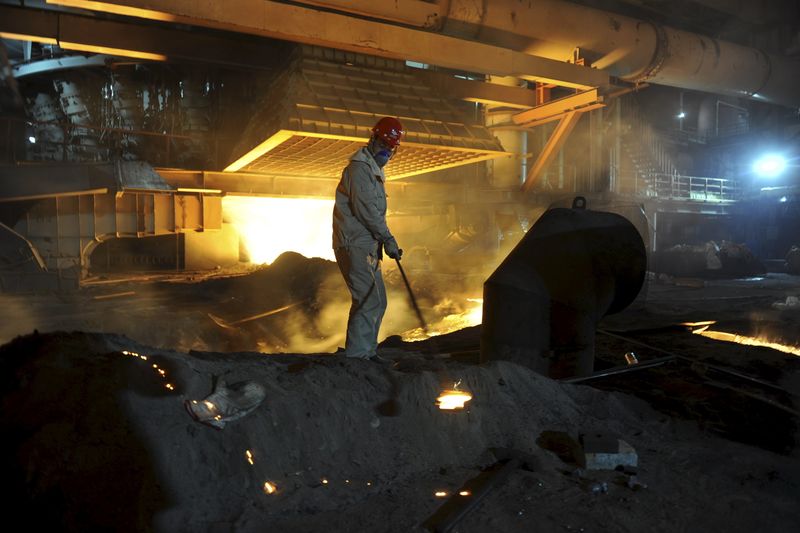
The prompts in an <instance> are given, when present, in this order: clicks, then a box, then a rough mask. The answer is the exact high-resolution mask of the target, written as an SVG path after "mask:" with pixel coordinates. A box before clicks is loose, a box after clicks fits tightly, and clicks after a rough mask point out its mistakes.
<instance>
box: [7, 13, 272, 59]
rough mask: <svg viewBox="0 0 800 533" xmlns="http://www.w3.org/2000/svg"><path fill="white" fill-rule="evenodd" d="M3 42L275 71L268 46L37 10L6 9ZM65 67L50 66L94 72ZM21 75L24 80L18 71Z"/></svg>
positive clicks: (270, 48) (177, 30)
mask: <svg viewBox="0 0 800 533" xmlns="http://www.w3.org/2000/svg"><path fill="white" fill-rule="evenodd" d="M0 37H5V38H9V39H21V40H30V41H36V42H41V43H49V44H58V45H59V46H60V47H61V48H64V49H67V50H79V51H84V52H94V53H99V54H109V55H114V56H123V57H133V58H137V59H145V60H152V61H165V60H168V59H170V60H188V61H200V62H204V63H214V64H220V65H228V66H238V67H246V68H264V69H267V68H272V67H273V66H274V64H273V59H272V58H273V56H274V49H273V48H272V47H270V46H269V44H268V43H264V42H261V43H259V42H254V41H252V40H248V39H241V38H240V39H232V38H230V37H218V36H214V35H203V34H199V33H198V32H192V31H187V30H181V29H178V28H174V27H170V28H167V27H159V26H154V25H142V24H133V23H130V22H121V21H112V20H102V19H98V18H94V17H87V16H82V15H74V14H71V13H59V12H55V11H44V10H38V9H31V8H19V7H11V6H1V5H0ZM53 61H55V60H53ZM58 61H59V62H63V61H65V60H64V59H60V60H58ZM59 62H55V63H54V62H52V61H48V64H49V65H50V66H51V67H53V68H54V69H63V68H69V66H91V64H88V65H84V64H79V63H77V64H76V65H66V64H62V63H59ZM39 63H40V62H35V63H32V64H30V65H24V66H21V67H19V68H20V69H22V70H21V71H20V73H22V74H23V75H24V74H33V73H36V72H38V71H41V70H42V68H41V66H37V65H39ZM15 75H18V74H17V72H16V70H15Z"/></svg>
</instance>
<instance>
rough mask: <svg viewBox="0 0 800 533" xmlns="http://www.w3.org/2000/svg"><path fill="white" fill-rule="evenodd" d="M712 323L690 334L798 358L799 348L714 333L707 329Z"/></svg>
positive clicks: (763, 338)
mask: <svg viewBox="0 0 800 533" xmlns="http://www.w3.org/2000/svg"><path fill="white" fill-rule="evenodd" d="M713 323H714V322H711V323H710V324H705V325H703V326H702V327H700V328H698V329H695V330H692V333H694V334H695V335H702V336H703V337H708V338H710V339H715V340H718V341H725V342H735V343H737V344H744V345H746V346H762V347H764V348H772V349H773V350H778V351H779V352H783V353H788V354H791V355H798V356H800V347H797V346H790V345H788V344H782V343H780V342H775V341H772V340H769V339H767V338H765V337H748V336H746V335H739V334H736V333H727V332H725V331H714V330H710V329H708V328H709V327H710V326H711V324H713ZM682 325H684V326H692V325H693V324H689V323H686V324H682Z"/></svg>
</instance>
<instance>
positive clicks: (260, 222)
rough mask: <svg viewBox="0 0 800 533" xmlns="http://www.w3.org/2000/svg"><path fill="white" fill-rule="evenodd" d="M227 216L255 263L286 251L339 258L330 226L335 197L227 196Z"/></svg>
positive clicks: (333, 258)
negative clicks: (336, 255) (335, 253)
mask: <svg viewBox="0 0 800 533" xmlns="http://www.w3.org/2000/svg"><path fill="white" fill-rule="evenodd" d="M222 209H223V213H224V216H225V218H226V219H227V220H229V221H230V222H231V223H232V224H233V226H234V227H235V228H236V230H237V231H238V233H239V236H240V238H241V239H242V243H243V244H244V246H245V248H246V249H247V253H248V254H249V255H250V261H251V262H252V263H255V264H269V263H272V262H273V261H274V260H275V259H276V258H277V257H278V256H279V255H281V254H282V253H283V252H287V251H292V252H297V253H300V254H303V255H304V256H306V257H322V258H324V259H330V260H335V257H334V255H333V250H332V249H331V234H330V233H331V232H330V231H320V228H330V225H331V213H332V212H333V200H327V199H318V198H300V199H298V198H253V197H241V196H226V197H224V198H223V199H222Z"/></svg>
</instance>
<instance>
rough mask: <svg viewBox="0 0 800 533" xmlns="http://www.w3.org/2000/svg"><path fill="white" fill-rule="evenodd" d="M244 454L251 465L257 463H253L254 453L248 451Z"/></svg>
mask: <svg viewBox="0 0 800 533" xmlns="http://www.w3.org/2000/svg"><path fill="white" fill-rule="evenodd" d="M244 454H245V456H246V457H247V462H248V463H250V464H251V465H253V464H255V463H254V462H253V454H252V453H250V450H246V451H245V452H244Z"/></svg>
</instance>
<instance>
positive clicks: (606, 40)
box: [301, 0, 800, 107]
mask: <svg viewBox="0 0 800 533" xmlns="http://www.w3.org/2000/svg"><path fill="white" fill-rule="evenodd" d="M301 3H304V4H312V5H314V6H318V7H319V6H324V7H327V8H330V9H335V10H338V11H343V12H348V13H352V14H357V15H361V16H370V17H372V18H376V19H381V20H386V21H392V22H400V23H402V24H406V25H412V26H417V27H420V28H424V29H427V30H429V31H435V32H440V33H444V34H447V35H450V36H455V37H461V38H464V39H469V40H475V41H480V42H483V43H487V44H492V45H495V46H501V47H504V48H508V49H511V50H515V51H521V52H526V53H528V54H532V55H536V56H539V57H545V58H549V59H556V60H559V61H566V60H569V59H571V58H572V56H573V53H574V51H575V50H576V49H579V50H580V52H581V55H582V56H584V57H586V58H587V59H588V60H589V61H590V62H591V64H592V66H593V67H595V68H599V69H603V70H605V71H606V72H608V73H609V74H611V75H613V76H617V77H619V78H621V79H623V80H625V81H629V82H645V81H646V82H648V83H657V84H662V85H669V86H673V87H681V88H684V89H693V90H701V91H708V92H712V93H717V94H727V95H732V96H746V97H752V98H755V99H757V100H761V101H764V102H771V103H776V104H781V105H786V106H790V107H797V106H800V93H798V92H797V91H796V90H795V87H794V82H795V80H797V79H800V63H798V62H796V61H790V60H788V59H786V58H783V57H779V56H775V55H770V54H766V53H764V52H762V51H760V50H758V49H755V48H750V47H746V46H741V45H738V44H734V43H730V42H726V41H721V40H719V39H713V38H711V37H707V36H704V35H699V34H696V33H691V32H686V31H682V30H678V29H674V28H670V27H667V26H662V25H660V24H656V23H653V22H647V21H643V20H638V19H635V18H632V17H627V16H624V15H618V14H614V13H609V12H607V11H602V10H599V9H594V8H590V7H586V6H582V5H578V4H574V3H571V2H567V1H564V0H536V1H535V2H520V1H519V0H492V1H491V2H486V1H478V0H440V1H439V2H437V3H431V2H422V1H420V0H370V1H368V2H367V1H363V0H358V1H355V2H344V1H339V0H327V1H326V0H313V1H312V0H309V1H302V0H301Z"/></svg>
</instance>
